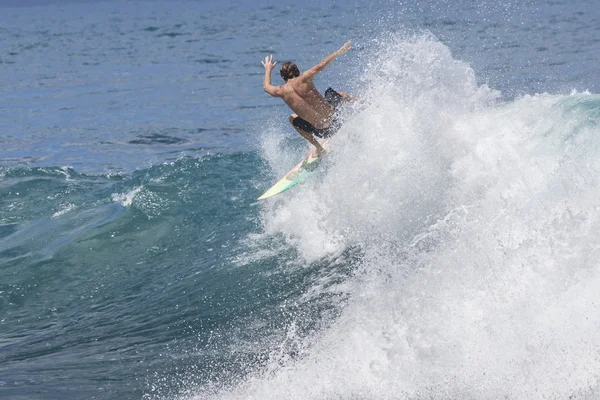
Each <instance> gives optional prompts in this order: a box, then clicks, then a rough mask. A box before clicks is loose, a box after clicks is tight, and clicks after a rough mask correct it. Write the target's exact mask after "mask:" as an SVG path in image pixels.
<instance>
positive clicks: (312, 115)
mask: <svg viewBox="0 0 600 400" xmlns="http://www.w3.org/2000/svg"><path fill="white" fill-rule="evenodd" d="M280 88H281V89H282V91H283V93H282V95H281V97H282V98H283V101H285V103H286V104H287V105H288V106H289V107H290V108H291V109H292V111H294V112H295V113H296V114H297V115H298V116H299V117H300V118H302V119H304V120H306V121H308V122H310V123H311V124H312V126H314V127H315V128H317V129H321V128H326V127H328V126H329V124H330V123H331V115H332V112H333V110H332V107H331V106H330V105H329V104H328V103H327V102H326V101H325V99H324V98H323V96H321V94H320V93H319V92H318V91H317V89H316V88H315V85H314V84H313V82H312V81H309V82H307V83H305V82H302V81H301V77H298V78H293V79H288V81H287V82H286V83H285V84H284V85H282V86H280Z"/></svg>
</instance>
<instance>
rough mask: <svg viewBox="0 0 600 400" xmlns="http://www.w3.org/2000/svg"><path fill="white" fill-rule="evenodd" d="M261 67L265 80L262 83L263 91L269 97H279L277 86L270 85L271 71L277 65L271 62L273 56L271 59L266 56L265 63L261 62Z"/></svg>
mask: <svg viewBox="0 0 600 400" xmlns="http://www.w3.org/2000/svg"><path fill="white" fill-rule="evenodd" d="M261 63H262V65H263V66H264V67H265V80H264V82H263V89H265V92H267V93H269V94H270V95H271V96H275V97H280V95H281V89H280V88H279V86H273V85H271V71H273V68H275V66H276V65H277V61H275V62H273V55H271V57H269V56H266V57H265V61H261Z"/></svg>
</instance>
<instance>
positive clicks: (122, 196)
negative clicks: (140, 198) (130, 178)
mask: <svg viewBox="0 0 600 400" xmlns="http://www.w3.org/2000/svg"><path fill="white" fill-rule="evenodd" d="M142 189H143V186H138V187H136V188H135V189H133V190H130V191H129V192H127V193H113V195H112V201H114V202H115V203H121V205H123V206H124V207H129V206H130V205H131V204H132V203H133V199H134V198H135V196H136V195H137V194H138V193H140V192H141V191H142Z"/></svg>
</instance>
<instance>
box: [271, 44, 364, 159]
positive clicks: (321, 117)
mask: <svg viewBox="0 0 600 400" xmlns="http://www.w3.org/2000/svg"><path fill="white" fill-rule="evenodd" d="M351 43H352V41H351V40H350V41H348V42H346V43H345V44H344V45H343V46H342V47H340V49H339V50H337V51H335V52H333V53H331V54H330V55H328V56H327V57H325V58H324V59H322V60H321V62H319V63H318V64H317V65H315V66H314V67H312V68H311V69H309V70H307V71H305V72H303V73H300V70H299V69H298V66H297V65H296V64H294V63H293V62H291V61H286V62H284V63H283V65H282V66H281V70H280V71H279V73H280V75H281V77H282V78H283V80H284V81H285V84H283V85H282V86H273V85H271V71H273V69H274V68H275V65H277V61H275V62H273V56H272V55H271V56H270V57H269V56H267V57H265V60H264V61H262V65H263V66H264V67H265V79H264V85H263V87H264V89H265V92H267V93H269V94H270V95H271V96H273V97H281V98H282V99H283V101H284V102H285V103H286V104H287V105H288V106H289V107H290V108H291V109H292V111H293V112H294V114H292V115H290V124H292V126H293V127H294V129H295V130H296V131H297V132H298V133H299V134H300V135H302V136H303V137H304V138H305V139H306V140H308V141H309V142H310V143H311V144H312V145H313V146H315V147H316V148H317V155H319V156H320V155H321V154H323V153H324V152H325V149H324V148H323V146H321V144H320V143H319V142H318V141H317V139H316V138H315V137H318V138H329V137H331V136H332V135H333V134H334V133H335V132H337V130H338V129H339V128H340V126H339V122H338V121H337V120H336V116H335V108H336V107H337V106H338V105H339V104H340V103H342V102H343V101H347V100H353V99H354V97H352V96H350V95H349V94H347V93H344V92H336V91H335V90H333V89H332V88H328V89H327V90H326V91H325V96H322V95H321V93H319V92H318V90H317V88H316V87H315V85H314V83H313V79H314V77H315V76H317V74H319V73H320V72H322V71H323V70H324V69H325V68H327V66H328V65H329V64H331V62H332V61H333V60H335V59H336V58H337V57H338V56H341V55H343V54H346V53H347V52H348V51H350V50H351V49H352V47H351V46H350V44H351Z"/></svg>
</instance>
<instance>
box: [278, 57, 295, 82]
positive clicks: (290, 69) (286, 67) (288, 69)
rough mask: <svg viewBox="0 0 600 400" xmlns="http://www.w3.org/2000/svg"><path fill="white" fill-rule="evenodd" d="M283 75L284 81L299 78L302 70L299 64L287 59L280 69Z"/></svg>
mask: <svg viewBox="0 0 600 400" xmlns="http://www.w3.org/2000/svg"><path fill="white" fill-rule="evenodd" d="M279 74H281V77H282V78H283V80H284V81H286V82H287V81H288V79H292V78H297V77H299V76H300V70H299V69H298V66H297V65H296V64H294V63H293V62H291V61H286V62H284V63H283V65H282V66H281V70H280V71H279Z"/></svg>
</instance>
